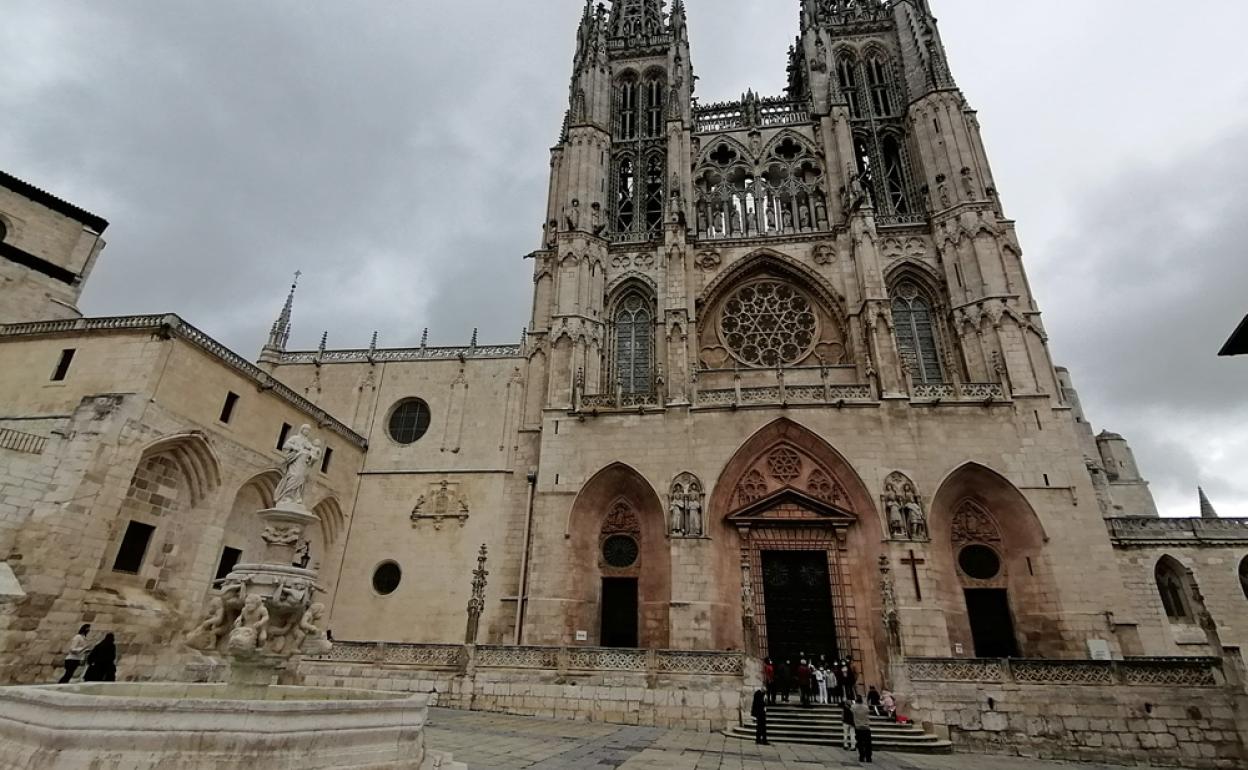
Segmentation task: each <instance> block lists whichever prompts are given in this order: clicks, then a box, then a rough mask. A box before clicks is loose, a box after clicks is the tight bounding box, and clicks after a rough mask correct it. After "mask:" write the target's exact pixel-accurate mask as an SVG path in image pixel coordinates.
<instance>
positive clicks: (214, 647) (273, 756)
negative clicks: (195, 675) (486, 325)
mask: <svg viewBox="0 0 1248 770" xmlns="http://www.w3.org/2000/svg"><path fill="white" fill-rule="evenodd" d="M310 434H311V430H310V429H309V427H308V426H306V425H305V426H303V427H302V428H301V429H300V430H299V432H298V433H297V434H296V435H294V436H293V437H291V438H290V439H289V440H288V441H287V442H286V445H285V447H284V448H283V449H284V452H285V459H284V461H283V464H282V468H281V470H282V481H281V483H280V484H279V485H278V487H277V490H276V492H275V494H274V497H275V498H276V502H275V503H274V505H273V507H272V508H270V509H267V510H263V511H260V512H259V513H258V515H259V516H260V517H261V518H262V519H263V520H264V525H265V526H264V532H263V534H262V536H261V537H262V539H263V540H264V546H265V550H264V557H263V559H262V560H261V561H260V562H258V563H254V564H240V565H238V566H237V567H236V568H235V569H234V570H233V571H232V572H231V573H230V574H229V575H228V576H227V577H226V578H225V580H224V581H223V582H222V585H221V587H220V589H218V590H217V591H216V592H215V593H214V594H213V596H211V597H210V598H209V601H208V606H207V608H206V609H205V611H204V614H203V616H202V619H201V620H200V622H199V623H198V624H197V625H196V626H195V627H194V628H193V629H191V631H190V632H189V633H188V634H187V636H186V644H187V646H188V647H189V648H191V649H192V650H195V651H196V654H197V655H199V656H201V657H206V658H209V659H211V660H212V661H213V662H217V661H221V662H228V663H229V672H230V673H229V678H228V682H226V683H225V684H157V683H116V684H82V685H64V686H43V687H12V688H0V770H10V769H12V770H17V769H18V768H21V769H22V770H77V769H78V768H84V769H85V768H91V770H97V769H98V770H163V769H164V768H173V767H176V768H179V770H201V768H202V770H209V768H211V769H212V770H233V769H237V770H244V768H245V769H246V770H254V769H255V768H264V770H287V769H289V770H319V769H321V768H325V769H326V770H328V769H329V768H344V769H345V768H355V769H357V770H366V769H367V770H381V769H382V768H386V769H390V768H394V770H433V769H434V768H440V769H441V770H461V769H464V770H466V769H465V766H464V765H463V764H460V763H455V762H452V761H451V760H450V757H449V756H448V755H445V754H442V753H439V752H435V751H431V750H428V749H427V748H426V747H425V742H424V725H425V721H426V719H427V715H428V696H425V695H412V696H407V695H402V694H398V693H386V692H375V691H363V690H343V689H330V688H311V687H300V686H289V685H279V684H277V682H278V681H279V680H280V679H283V678H284V677H283V674H287V675H288V677H286V678H289V676H290V675H291V674H293V670H294V668H295V667H296V666H297V664H298V662H299V660H300V659H301V658H302V656H303V655H304V654H323V653H325V652H328V651H329V649H330V648H331V643H330V642H329V640H328V639H327V638H326V633H325V631H324V627H323V626H324V615H325V607H324V605H323V604H322V603H320V602H318V601H316V596H317V594H318V593H323V589H322V588H321V587H320V586H319V585H318V584H317V575H316V572H315V571H314V570H309V569H306V566H305V565H306V563H307V559H306V558H298V557H299V556H300V555H301V553H300V551H301V549H302V548H304V547H306V546H303V545H302V544H303V543H305V542H306V541H305V540H304V532H305V530H306V528H307V527H309V526H312V525H314V524H315V523H317V517H316V516H315V515H314V514H312V513H311V512H309V511H308V510H307V508H306V507H305V505H304V502H303V492H304V487H305V486H306V485H307V482H308V478H309V475H310V473H311V470H312V468H313V467H315V464H316V463H317V462H318V461H319V459H320V457H321V452H322V447H321V443H320V442H319V441H313V440H312V439H311V435H310Z"/></svg>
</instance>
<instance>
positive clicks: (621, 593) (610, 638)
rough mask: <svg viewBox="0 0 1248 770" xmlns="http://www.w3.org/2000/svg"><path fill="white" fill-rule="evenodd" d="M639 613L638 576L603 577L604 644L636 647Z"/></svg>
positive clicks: (602, 642) (604, 645)
mask: <svg viewBox="0 0 1248 770" xmlns="http://www.w3.org/2000/svg"><path fill="white" fill-rule="evenodd" d="M637 615H638V613H637V578H603V579H602V629H601V631H602V633H601V635H600V637H599V638H600V639H601V644H602V646H603V647H636V646H637Z"/></svg>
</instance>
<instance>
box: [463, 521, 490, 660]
mask: <svg viewBox="0 0 1248 770" xmlns="http://www.w3.org/2000/svg"><path fill="white" fill-rule="evenodd" d="M487 555H488V552H487V551H486V548H485V543H482V544H481V552H480V553H479V554H477V568H476V569H475V570H473V571H472V598H471V599H469V600H468V629H467V631H466V632H465V634H464V644H476V643H477V630H478V628H479V627H480V625H481V613H482V612H484V611H485V579H486V577H487V576H489V574H490V573H489V572H488V571H486V569H485V560H486V557H487Z"/></svg>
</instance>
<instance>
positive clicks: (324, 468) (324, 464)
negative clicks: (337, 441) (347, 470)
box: [321, 447, 334, 473]
mask: <svg viewBox="0 0 1248 770" xmlns="http://www.w3.org/2000/svg"><path fill="white" fill-rule="evenodd" d="M333 456H334V450H333V449H331V448H329V447H325V451H324V452H323V453H322V454H321V473H329V461H330V459H332V458H333Z"/></svg>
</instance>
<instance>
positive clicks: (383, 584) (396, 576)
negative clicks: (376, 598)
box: [373, 561, 403, 596]
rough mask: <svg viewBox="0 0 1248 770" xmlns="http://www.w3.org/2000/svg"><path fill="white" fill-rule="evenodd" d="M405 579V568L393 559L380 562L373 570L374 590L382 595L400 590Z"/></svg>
mask: <svg viewBox="0 0 1248 770" xmlns="http://www.w3.org/2000/svg"><path fill="white" fill-rule="evenodd" d="M402 580H403V570H401V569H399V565H397V564H395V563H394V562H392V561H387V562H383V563H381V564H379V565H378V566H377V569H376V570H375V571H374V572H373V590H374V591H376V592H377V593H379V594H381V595H382V596H389V595H390V594H392V593H394V592H395V591H396V590H398V587H399V583H400V582H402Z"/></svg>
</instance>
